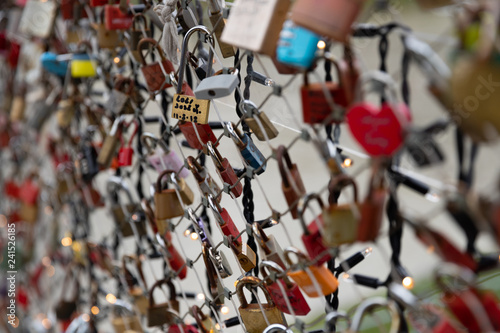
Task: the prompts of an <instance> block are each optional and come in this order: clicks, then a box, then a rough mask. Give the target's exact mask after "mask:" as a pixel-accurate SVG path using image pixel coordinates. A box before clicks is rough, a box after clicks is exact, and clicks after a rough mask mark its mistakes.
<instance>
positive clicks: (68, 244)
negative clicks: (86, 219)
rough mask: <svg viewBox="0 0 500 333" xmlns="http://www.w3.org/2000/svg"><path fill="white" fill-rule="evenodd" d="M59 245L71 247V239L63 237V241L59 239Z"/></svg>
mask: <svg viewBox="0 0 500 333" xmlns="http://www.w3.org/2000/svg"><path fill="white" fill-rule="evenodd" d="M61 244H62V246H71V244H73V240H72V239H71V237H67V236H66V237H64V238H63V239H61Z"/></svg>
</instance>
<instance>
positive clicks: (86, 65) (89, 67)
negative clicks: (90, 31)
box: [70, 41, 96, 78]
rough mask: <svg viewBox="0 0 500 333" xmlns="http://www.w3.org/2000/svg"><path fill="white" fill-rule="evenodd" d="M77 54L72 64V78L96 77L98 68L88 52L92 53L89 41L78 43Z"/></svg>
mask: <svg viewBox="0 0 500 333" xmlns="http://www.w3.org/2000/svg"><path fill="white" fill-rule="evenodd" d="M76 49H77V52H76V53H74V54H73V57H72V58H71V62H70V69H71V77H73V78H84V77H94V76H96V66H95V65H94V61H93V60H92V59H91V58H90V56H89V54H88V53H87V52H91V51H92V46H91V45H90V43H89V42H88V41H82V42H80V43H78V45H77V47H76Z"/></svg>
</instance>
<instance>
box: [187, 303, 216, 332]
mask: <svg viewBox="0 0 500 333" xmlns="http://www.w3.org/2000/svg"><path fill="white" fill-rule="evenodd" d="M191 315H192V316H193V318H194V320H195V321H196V324H197V325H198V328H199V330H200V333H219V330H218V329H217V327H216V326H215V325H214V322H213V321H212V318H210V317H209V316H208V315H206V314H204V313H203V311H201V309H200V307H199V306H197V305H193V306H192V307H191Z"/></svg>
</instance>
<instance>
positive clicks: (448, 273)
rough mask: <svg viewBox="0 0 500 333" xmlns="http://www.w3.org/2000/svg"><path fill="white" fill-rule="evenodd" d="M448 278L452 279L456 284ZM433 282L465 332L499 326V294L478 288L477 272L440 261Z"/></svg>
mask: <svg viewBox="0 0 500 333" xmlns="http://www.w3.org/2000/svg"><path fill="white" fill-rule="evenodd" d="M447 281H450V282H451V281H454V282H455V285H450V284H449V282H447ZM436 283H437V285H438V287H439V288H440V289H441V290H442V291H443V292H444V293H443V295H442V296H441V301H442V302H443V303H444V304H445V305H446V307H447V308H448V310H449V311H450V312H451V313H453V315H454V316H455V317H456V318H457V319H458V320H459V321H460V323H461V324H462V325H464V326H465V327H466V329H467V332H496V331H498V330H499V329H500V320H499V315H500V307H499V303H498V298H497V297H496V296H495V295H494V294H493V293H492V292H483V291H481V290H478V289H477V287H476V276H475V274H474V273H473V272H472V271H471V270H469V269H467V268H464V267H459V266H456V265H452V264H445V265H441V266H440V267H439V268H438V270H437V271H436Z"/></svg>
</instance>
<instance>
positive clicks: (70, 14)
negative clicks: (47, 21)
mask: <svg viewBox="0 0 500 333" xmlns="http://www.w3.org/2000/svg"><path fill="white" fill-rule="evenodd" d="M60 13H61V16H62V18H63V19H64V20H68V21H69V20H75V21H78V20H79V19H81V18H87V17H88V15H87V12H86V11H85V8H84V7H83V5H82V4H80V2H79V1H77V0H62V1H61V6H60Z"/></svg>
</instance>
